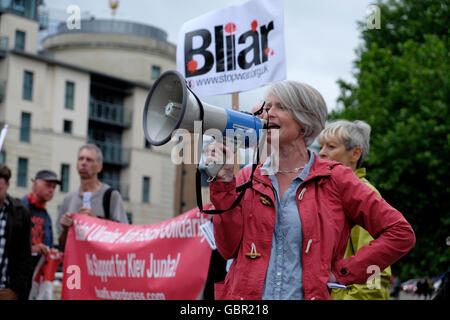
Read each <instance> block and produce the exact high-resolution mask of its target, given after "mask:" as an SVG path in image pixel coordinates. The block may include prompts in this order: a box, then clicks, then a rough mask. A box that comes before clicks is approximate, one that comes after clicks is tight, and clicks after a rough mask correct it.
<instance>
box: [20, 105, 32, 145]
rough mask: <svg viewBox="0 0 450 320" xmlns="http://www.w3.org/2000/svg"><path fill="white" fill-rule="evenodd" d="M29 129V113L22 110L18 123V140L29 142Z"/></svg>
mask: <svg viewBox="0 0 450 320" xmlns="http://www.w3.org/2000/svg"><path fill="white" fill-rule="evenodd" d="M30 131H31V114H30V113H28V112H22V118H21V123H20V141H23V142H30Z"/></svg>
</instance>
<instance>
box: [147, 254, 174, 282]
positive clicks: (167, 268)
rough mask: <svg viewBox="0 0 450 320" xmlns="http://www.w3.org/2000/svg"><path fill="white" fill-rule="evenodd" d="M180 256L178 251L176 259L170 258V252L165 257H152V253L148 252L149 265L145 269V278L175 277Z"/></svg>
mask: <svg viewBox="0 0 450 320" xmlns="http://www.w3.org/2000/svg"><path fill="white" fill-rule="evenodd" d="M180 258H181V253H180V252H179V253H178V255H177V258H176V259H171V258H170V254H168V255H167V259H153V253H150V266H149V268H148V269H147V278H172V277H175V275H176V270H177V267H178V264H179V262H180Z"/></svg>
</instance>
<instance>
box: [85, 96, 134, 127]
mask: <svg viewBox="0 0 450 320" xmlns="http://www.w3.org/2000/svg"><path fill="white" fill-rule="evenodd" d="M131 116H132V113H131V112H126V111H125V110H124V109H123V106H122V105H119V104H114V103H109V102H105V101H101V100H96V99H91V100H90V103H89V120H94V121H98V122H102V123H107V124H111V125H115V126H119V127H122V128H130V127H131Z"/></svg>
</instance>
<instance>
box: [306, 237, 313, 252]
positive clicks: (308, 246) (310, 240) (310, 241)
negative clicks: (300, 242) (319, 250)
mask: <svg viewBox="0 0 450 320" xmlns="http://www.w3.org/2000/svg"><path fill="white" fill-rule="evenodd" d="M311 243H312V239H309V240H308V244H307V245H306V250H305V253H308V252H309V248H310V247H311Z"/></svg>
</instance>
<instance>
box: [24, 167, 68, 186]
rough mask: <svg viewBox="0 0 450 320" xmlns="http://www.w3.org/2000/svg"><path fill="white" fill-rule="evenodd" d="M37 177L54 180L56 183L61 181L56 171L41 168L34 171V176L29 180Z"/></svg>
mask: <svg viewBox="0 0 450 320" xmlns="http://www.w3.org/2000/svg"><path fill="white" fill-rule="evenodd" d="M38 179H42V180H45V181H55V182H56V183H57V184H61V181H60V180H58V176H57V175H56V173H54V172H53V171H51V170H41V171H38V172H37V173H36V176H35V177H34V179H31V181H35V180H38Z"/></svg>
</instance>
